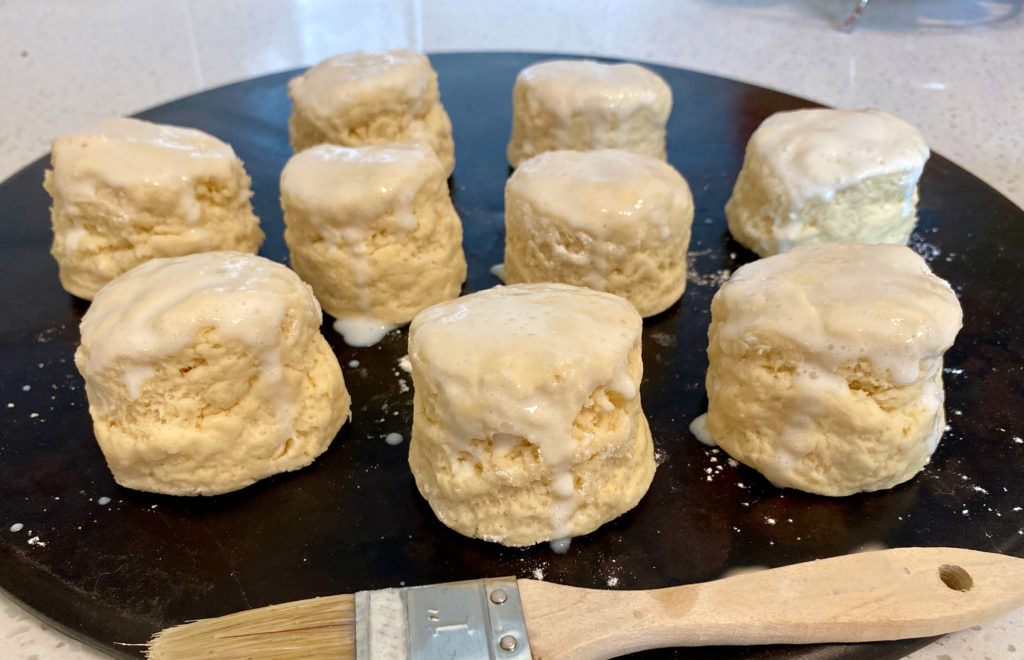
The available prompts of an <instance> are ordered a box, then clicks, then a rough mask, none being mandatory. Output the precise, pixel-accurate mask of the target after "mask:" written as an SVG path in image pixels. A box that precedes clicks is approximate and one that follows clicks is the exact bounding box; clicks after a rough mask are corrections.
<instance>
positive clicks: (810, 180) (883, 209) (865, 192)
mask: <svg viewBox="0 0 1024 660" xmlns="http://www.w3.org/2000/svg"><path fill="white" fill-rule="evenodd" d="M928 156H929V151H928V146H927V145H926V144H925V142H924V138H923V137H922V136H921V134H920V133H919V132H918V131H917V129H915V128H914V127H913V126H911V125H910V124H908V123H906V122H905V121H903V120H902V119H900V118H898V117H894V116H893V115H890V114H888V113H886V112H883V111H881V110H873V109H869V110H829V109H809V110H794V111H791V112H779V113H776V114H774V115H772V116H770V117H768V119H766V120H764V122H762V124H761V125H760V126H759V127H758V128H757V130H756V131H754V134H753V135H751V137H750V141H749V142H748V143H747V152H746V156H745V158H744V160H743V168H742V170H740V174H739V178H738V179H737V180H736V185H735V187H734V189H733V193H732V197H731V198H730V199H729V201H728V202H727V203H726V205H725V215H726V218H727V220H728V222H729V231H730V232H732V235H733V237H735V238H736V240H737V241H739V242H740V243H742V244H743V245H745V246H746V247H748V248H750V249H751V250H753V251H754V252H757V253H758V254H759V255H761V256H762V257H764V256H768V255H771V254H778V253H779V252H785V251H786V250H788V249H790V248H793V247H796V246H797V245H804V244H813V243H896V244H900V245H905V244H906V242H907V240H908V238H909V237H910V233H911V232H912V231H913V230H914V225H915V224H917V181H918V179H919V178H920V177H921V171H922V169H923V168H924V164H925V161H927V160H928Z"/></svg>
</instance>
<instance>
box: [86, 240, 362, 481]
mask: <svg viewBox="0 0 1024 660" xmlns="http://www.w3.org/2000/svg"><path fill="white" fill-rule="evenodd" d="M320 320H321V312H320V306H319V305H318V304H317V302H316V298H315V297H314V296H313V292H312V291H310V289H309V287H308V286H307V285H306V284H304V283H303V282H302V280H300V279H299V277H298V276H297V275H296V274H295V273H293V272H292V271H290V270H288V268H286V267H284V266H282V265H280V264H277V263H274V262H272V261H269V260H267V259H264V258H262V257H257V256H254V255H250V254H243V253H240V252H209V253H204V254H195V255H190V256H186V257H176V258H170V259H154V260H152V261H148V262H146V263H144V264H142V265H141V266H138V267H136V268H134V269H132V270H130V271H128V272H127V273H125V274H123V275H121V276H120V277H118V278H116V279H115V280H113V281H112V282H110V284H108V285H107V286H105V287H103V289H101V290H100V292H99V293H98V294H97V295H96V298H95V300H94V301H93V303H92V306H91V307H89V310H88V311H87V312H86V313H85V316H84V317H83V318H82V325H81V332H82V343H81V345H80V346H79V347H78V350H77V351H76V353H75V364H76V365H77V366H78V370H79V372H81V374H82V376H83V378H84V379H85V391H86V394H87V395H88V398H89V413H90V414H91V415H92V420H93V428H94V430H95V433H96V440H97V441H98V442H99V446H100V449H101V450H102V451H103V454H104V456H105V457H106V459H107V465H108V466H109V467H110V470H111V472H113V475H114V479H115V480H116V481H117V483H119V484H121V485H122V486H126V487H128V488H135V489H137V490H145V491H150V492H154V493H165V494H169V495H215V494H218V493H226V492H229V491H233V490H238V489H239V488H243V487H245V486H248V485H249V484H251V483H253V482H255V481H256V480H258V479H262V478H264V477H267V476H270V475H272V474H276V473H278V472H286V471H289V470H296V469H298V468H301V467H305V466H306V465H309V464H310V463H311V462H313V460H314V459H315V458H316V457H317V456H319V455H320V454H321V453H323V451H324V450H326V449H327V447H328V445H330V443H331V440H332V439H333V438H334V436H335V434H337V432H338V429H339V428H341V425H342V424H343V423H344V421H345V420H346V419H347V418H348V416H349V402H350V399H349V395H348V391H347V390H346V389H345V382H344V380H343V379H342V375H341V368H340V367H339V366H338V360H337V358H335V356H334V352H333V351H332V350H331V348H330V346H328V344H327V342H326V340H324V338H323V336H322V335H321V334H320Z"/></svg>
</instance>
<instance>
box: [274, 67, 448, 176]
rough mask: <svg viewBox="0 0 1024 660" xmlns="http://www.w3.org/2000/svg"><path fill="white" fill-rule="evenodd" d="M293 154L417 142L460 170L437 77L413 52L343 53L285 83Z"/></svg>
mask: <svg viewBox="0 0 1024 660" xmlns="http://www.w3.org/2000/svg"><path fill="white" fill-rule="evenodd" d="M288 97H289V98H291V100H292V114H291V117H289V119H288V134H289V136H290V137H291V143H292V150H294V151H295V152H299V151H302V150H303V149H308V148H309V147H312V146H314V145H317V144H323V143H325V142H326V143H332V144H340V145H342V146H346V147H360V146H364V145H369V144H382V143H386V142H419V143H422V144H425V145H427V146H429V147H430V148H431V149H433V150H434V153H436V154H437V157H438V158H439V159H440V160H441V164H442V166H443V169H444V175H445V178H447V177H448V175H449V174H451V173H452V170H453V169H454V168H455V144H454V142H452V123H451V120H450V119H448V113H447V112H445V110H444V107H443V106H442V105H441V92H440V91H439V89H438V86H437V73H436V72H435V71H434V69H433V67H431V66H430V60H428V59H427V57H426V56H425V55H422V54H420V53H414V52H412V51H408V50H389V51H387V52H384V53H363V52H357V53H344V54H341V55H336V56H334V57H331V58H328V59H326V60H324V61H323V62H320V63H319V64H317V65H316V66H314V67H313V68H311V69H310V70H309V71H307V72H306V73H304V74H302V75H301V76H299V77H297V78H294V79H292V80H291V81H289V83H288Z"/></svg>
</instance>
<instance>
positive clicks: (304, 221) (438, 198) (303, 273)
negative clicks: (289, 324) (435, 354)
mask: <svg viewBox="0 0 1024 660" xmlns="http://www.w3.org/2000/svg"><path fill="white" fill-rule="evenodd" d="M282 207H283V208H284V217H285V233H284V238H285V243H286V244H287V245H288V249H289V253H290V255H291V265H292V268H294V270H295V272H296V273H298V274H299V276H300V277H302V279H303V280H304V281H306V282H308V283H309V284H310V285H311V286H312V287H313V290H314V291H315V293H316V295H317V299H318V300H319V301H320V304H321V305H322V306H323V309H324V311H326V312H327V313H328V314H330V315H331V316H333V317H335V318H346V317H352V316H372V317H373V318H375V319H377V320H379V321H382V322H387V323H407V322H408V321H410V320H411V319H412V317H413V316H415V315H416V314H417V313H418V312H419V311H420V310H422V309H425V308H426V307H429V306H430V305H433V304H435V303H438V302H441V301H443V300H449V299H451V298H454V297H456V296H457V295H458V294H459V291H460V290H461V288H462V283H463V282H464V281H465V279H466V258H465V254H464V253H463V251H462V222H461V220H460V219H459V217H458V214H457V213H456V211H455V207H454V206H453V205H452V203H451V198H450V197H449V195H448V191H447V186H446V184H445V182H444V180H443V179H440V178H437V179H432V180H428V181H425V182H424V183H423V185H422V186H421V187H420V188H419V190H418V191H417V192H416V194H415V197H414V199H413V202H412V213H413V215H414V216H415V218H416V226H415V227H414V228H413V229H412V230H411V231H408V232H396V231H394V230H393V229H391V227H392V226H393V225H394V222H393V221H392V216H393V213H394V210H393V209H392V211H391V212H389V213H388V214H385V215H384V216H381V217H380V218H378V219H376V220H375V221H374V222H372V223H371V224H370V225H368V226H367V227H366V228H365V230H364V231H363V236H364V239H363V240H361V241H359V242H357V243H350V242H343V243H341V244H340V245H334V244H333V243H332V242H331V241H328V240H324V237H323V236H322V235H320V234H319V233H318V231H317V230H316V228H315V227H314V223H313V221H312V217H311V216H312V215H313V214H314V213H315V211H313V210H310V209H308V208H306V206H305V204H304V202H303V200H301V199H297V198H292V197H289V196H287V193H285V192H284V191H282ZM356 262H358V263H360V264H363V268H364V269H365V272H364V273H360V272H357V269H356V266H355V265H354V264H355V263H356ZM360 277H365V278H366V280H367V283H368V285H369V288H368V289H366V290H365V291H362V292H361V291H360V290H358V289H357V288H356V287H354V286H353V283H354V282H356V281H358V280H359V278H360Z"/></svg>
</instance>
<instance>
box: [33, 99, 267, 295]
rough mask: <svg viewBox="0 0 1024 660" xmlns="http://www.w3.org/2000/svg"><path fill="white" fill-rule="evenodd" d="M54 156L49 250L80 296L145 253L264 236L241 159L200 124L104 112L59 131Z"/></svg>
mask: <svg viewBox="0 0 1024 660" xmlns="http://www.w3.org/2000/svg"><path fill="white" fill-rule="evenodd" d="M51 161H52V165H53V169H51V170H47V172H46V177H45V179H44V181H43V186H44V187H45V188H46V191H47V192H48V193H50V196H51V197H52V198H53V206H52V207H51V209H50V218H51V221H52V223H53V247H52V249H51V250H50V253H51V254H52V255H53V256H54V258H55V259H56V260H57V265H58V266H59V267H60V282H61V285H62V286H63V287H64V288H65V289H66V290H67V291H68V292H69V293H72V294H74V295H76V296H78V297H79V298H84V299H86V300H92V297H93V296H94V295H96V292H97V291H99V290H100V287H102V286H103V285H104V284H106V283H107V282H109V281H110V280H112V279H114V278H115V277H117V276H118V275H120V274H121V273H123V272H125V271H127V270H129V269H131V268H134V267H135V266H137V265H139V264H141V263H143V262H144V261H147V260H149V259H154V258H156V257H176V256H181V255H185V254H193V253H196V252H209V251H211V250H237V251H240V252H252V253H255V252H256V251H257V250H259V248H260V245H262V244H263V232H262V231H260V223H259V219H258V218H257V217H256V216H255V215H253V212H252V204H251V203H250V202H249V199H250V198H251V197H252V190H250V188H249V184H250V181H249V175H247V174H246V173H245V169H244V168H243V167H242V161H241V160H239V159H238V157H237V156H235V152H234V151H232V149H231V147H230V146H229V145H227V144H226V143H224V142H221V141H220V140H218V139H217V138H215V137H213V136H212V135H208V134H207V133H204V132H202V131H198V130H195V129H192V128H181V127H178V126H166V125H162V124H153V123H150V122H147V121H142V120H139V119H121V118H119V119H108V120H106V121H102V122H100V123H98V124H96V125H95V126H93V127H92V128H89V129H87V130H85V131H82V132H81V133H73V134H71V135H65V136H63V137H60V138H57V139H56V140H55V141H54V143H53V154H52V156H51Z"/></svg>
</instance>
